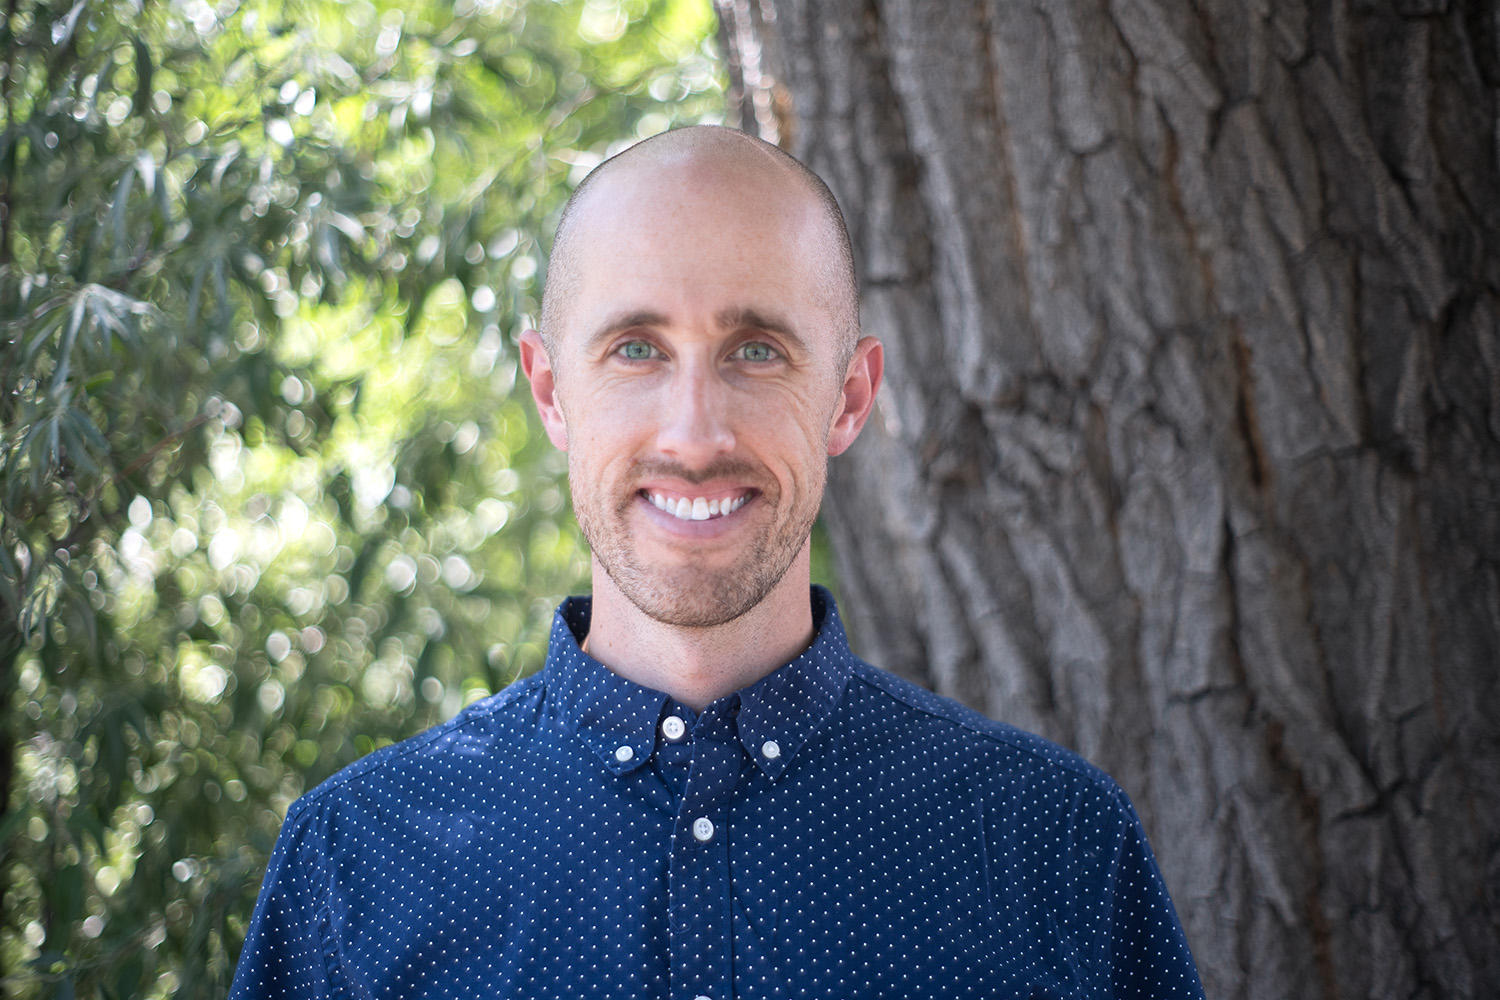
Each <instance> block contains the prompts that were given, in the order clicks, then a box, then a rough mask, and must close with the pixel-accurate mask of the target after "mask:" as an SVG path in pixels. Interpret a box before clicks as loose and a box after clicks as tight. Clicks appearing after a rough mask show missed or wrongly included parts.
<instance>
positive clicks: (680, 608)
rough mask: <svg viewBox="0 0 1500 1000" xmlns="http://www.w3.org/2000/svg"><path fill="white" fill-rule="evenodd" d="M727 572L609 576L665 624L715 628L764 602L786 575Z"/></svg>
mask: <svg viewBox="0 0 1500 1000" xmlns="http://www.w3.org/2000/svg"><path fill="white" fill-rule="evenodd" d="M766 570H767V567H765V566H764V564H762V568H761V570H760V572H758V573H757V572H754V571H751V572H745V571H739V570H727V571H723V572H719V573H713V574H708V573H704V572H702V571H701V570H697V569H691V570H681V571H677V572H672V573H667V574H664V575H656V574H653V575H651V576H650V577H649V578H648V577H647V576H646V574H642V573H639V572H624V573H618V574H617V573H616V572H614V571H613V570H611V569H610V567H609V566H608V565H606V566H605V571H606V572H607V573H609V576H610V579H611V580H613V581H614V584H615V586H616V587H618V588H619V590H620V592H621V593H622V594H624V595H625V598H626V600H628V601H630V603H631V604H633V605H635V606H636V608H638V609H639V610H640V612H641V613H642V614H644V615H646V616H647V617H648V618H651V619H652V620H654V621H658V622H661V623H662V624H663V625H672V626H675V627H677V628H714V627H715V626H719V625H726V624H728V623H729V622H732V621H734V620H735V619H736V618H739V617H740V616H742V615H744V614H745V613H747V612H748V611H750V610H751V609H753V608H755V607H756V606H757V605H759V604H760V603H761V601H763V600H765V598H766V595H768V594H769V593H770V592H771V591H772V590H773V589H775V587H776V584H778V583H780V582H781V578H782V576H783V575H785V573H786V567H781V568H780V571H779V572H776V573H770V572H767V571H766Z"/></svg>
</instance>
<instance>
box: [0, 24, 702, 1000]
mask: <svg viewBox="0 0 1500 1000" xmlns="http://www.w3.org/2000/svg"><path fill="white" fill-rule="evenodd" d="M714 27H715V24H714V19H713V12H712V9H711V8H710V6H709V4H708V2H707V0H587V2H571V0H570V2H558V3H553V2H533V3H524V2H516V0H458V2H456V3H453V2H448V0H436V2H430V3H411V2H401V3H387V2H352V3H344V2H319V0H306V2H304V0H292V2H288V3H283V2H280V0H276V2H265V3H262V2H257V0H245V2H236V0H187V2H171V3H153V2H145V3H141V2H130V0H121V2H111V3H85V2H82V0H80V2H66V3H33V2H29V0H26V2H16V0H12V2H10V3H9V4H8V7H7V8H6V10H5V24H4V29H3V38H0V49H3V52H4V59H5V63H4V80H3V103H4V114H5V131H4V146H3V148H0V164H3V171H0V174H3V176H0V204H3V211H4V215H3V230H0V322H3V323H4V329H5V337H4V341H5V346H4V348H3V352H4V353H3V354H0V372H3V374H0V386H3V389H4V396H3V401H0V416H3V422H4V427H5V437H4V448H3V452H0V489H3V497H0V502H3V509H0V518H3V520H0V671H3V674H0V681H3V691H4V700H3V702H0V730H3V732H0V803H4V804H5V811H4V818H3V822H0V845H3V852H4V853H3V858H4V860H3V865H4V871H3V878H0V891H3V893H4V896H3V901H0V905H3V909H0V977H3V978H0V995H4V996H8V997H43V996H48V997H53V996H55V997H71V996H75V995H78V996H89V997H93V996H107V997H134V996H146V997H165V996H172V995H175V996H184V997H200V996H201V997H208V996H217V995H221V994H222V993H223V992H224V991H225V990H226V989H227V986H228V980H229V977H230V975H231V973H232V971H233V970H232V959H233V958H234V956H235V955H236V954H237V952H238V948H239V943H240V940H241V938H242V936H243V933H244V929H245V925H246V923H247V921H248V918H249V914H250V909H251V906H252V904H253V901H254V898H255V893H256V890H257V888H258V885H259V881H260V876H261V873H262V871H263V869H264V866H265V860H266V857H267V855H268V853H269V850H270V847H271V844H272V842H273V840H274V837H275V834H276V831H277V828H278V826H279V824H280V820H281V816H282V815H283V814H284V812H285V810H286V807H287V805H288V804H289V803H290V802H291V801H292V800H293V799H294V798H296V797H297V796H298V795H300V794H301V793H302V792H303V791H305V790H307V789H309V788H311V787H312V786H313V785H315V784H316V783H317V782H318V781H320V780H321V779H322V778H324V777H326V776H327V775H329V774H331V773H332V772H333V771H335V770H337V769H338V768H339V767H341V766H343V765H345V764H347V763H349V762H350V761H353V760H355V759H356V758H358V757H360V756H362V755H363V754H365V753H368V752H369V751H370V750H372V749H374V748H376V747H378V746H381V745H384V744H386V743H389V742H392V741H393V740H396V739H400V738H401V737H403V736H406V735H410V734H412V733H415V732H417V731H418V730H420V729H422V728H425V727H426V726H429V725H431V724H433V723H435V722H438V721H440V720H442V719H444V718H447V717H449V716H451V715H452V714H453V713H454V712H456V711H457V710H458V709H459V708H461V707H462V706H464V705H466V704H468V703H470V702H473V701H474V700H476V699H479V698H482V697H484V696H486V695H487V694H489V693H491V692H493V691H496V690H498V689H500V688H502V687H504V686H505V685H506V684H508V683H510V682H511V681H512V680H514V679H515V678H517V677H519V676H521V675H523V674H525V673H527V672H529V671H531V670H534V669H535V668H536V667H537V666H538V665H539V664H540V663H541V660H542V657H543V654H544V649H545V642H546V632H547V626H548V624H549V617H550V614H551V609H552V607H553V606H554V604H555V603H556V601H557V600H558V598H559V597H560V596H561V595H563V594H564V593H566V592H568V591H575V592H576V591H577V590H579V589H580V587H581V585H583V584H584V582H585V581H586V579H587V565H588V564H587V552H586V550H585V549H584V548H582V547H581V545H580V542H579V539H578V536H577V533H576V530H575V528H574V525H573V522H572V518H571V516H570V515H569V513H568V511H567V503H566V487H565V482H564V471H565V468H564V463H563V462H562V460H561V459H562V456H560V455H558V454H556V453H554V452H553V450H552V448H551V446H550V444H548V442H547V440H546V438H545V437H544V436H543V435H542V434H540V433H539V432H538V430H537V427H536V426H535V416H534V413H533V410H532V407H531V404H530V401H529V397H527V396H526V395H525V393H524V392H519V391H514V390H515V387H516V382H517V368H516V354H515V349H514V338H515V335H516V334H517V332H518V331H519V330H521V329H523V328H525V327H526V326H527V325H528V324H531V323H533V322H534V319H533V317H534V316H535V315H536V314H537V312H538V309H539V304H540V294H541V282H542V279H543V277H544V269H545V263H546V253H547V241H548V240H550V237H551V233H552V229H553V227H554V225H555V221H556V220H555V217H556V214H557V212H558V211H559V209H560V208H561V206H562V204H563V202H564V201H565V199H566V198H567V196H568V193H569V191H570V189H571V187H572V185H574V184H576V183H577V182H578V181H579V180H580V179H581V178H582V177H583V175H584V174H585V173H587V171H588V170H589V169H590V168H591V167H592V166H594V165H595V164H596V163H598V162H599V161H600V160H601V159H602V158H603V157H605V156H607V155H608V154H610V153H611V152H613V151H615V150H616V149H617V148H621V147H623V145H626V144H628V143H629V142H630V141H631V140H632V139H635V138H643V137H645V136H648V135H651V134H654V133H656V132H660V131H662V130H664V129H666V128H669V127H671V126H674V125H682V124H688V123H694V122H703V121H719V120H722V118H723V112H724V107H723V96H722V92H723V85H722V81H721V71H720V68H719V64H718V57H717V55H716V52H715V47H714V44H713V41H712V36H713V31H714ZM523 381H524V380H523Z"/></svg>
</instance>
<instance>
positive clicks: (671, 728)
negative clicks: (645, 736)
mask: <svg viewBox="0 0 1500 1000" xmlns="http://www.w3.org/2000/svg"><path fill="white" fill-rule="evenodd" d="M685 732H687V724H686V723H684V722H683V721H682V720H681V719H679V718H678V717H677V716H675V715H669V716H667V717H666V718H665V719H662V720H661V734H662V735H663V736H665V737H666V738H667V739H669V740H680V739H682V734H683V733H685Z"/></svg>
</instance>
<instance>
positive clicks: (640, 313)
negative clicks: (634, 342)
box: [583, 309, 667, 351]
mask: <svg viewBox="0 0 1500 1000" xmlns="http://www.w3.org/2000/svg"><path fill="white" fill-rule="evenodd" d="M666 324H667V317H666V316H664V315H663V314H661V313H659V312H652V311H651V310H649V309H632V310H629V311H627V312H621V313H615V314H614V315H613V316H611V317H609V318H608V319H606V320H605V321H604V322H603V323H601V324H599V327H598V328H597V329H595V330H594V332H593V333H591V334H589V339H588V340H586V341H584V343H583V346H584V350H586V351H593V350H594V349H595V348H596V347H598V346H599V345H600V344H602V343H603V342H604V341H606V340H608V339H610V338H611V337H613V336H614V335H615V334H617V333H621V332H623V331H625V330H629V329H630V328H631V327H635V326H665V325H666Z"/></svg>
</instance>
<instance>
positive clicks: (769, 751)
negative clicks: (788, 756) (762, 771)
mask: <svg viewBox="0 0 1500 1000" xmlns="http://www.w3.org/2000/svg"><path fill="white" fill-rule="evenodd" d="M760 752H761V756H763V757H765V758H766V760H775V759H776V758H777V757H780V756H781V744H779V743H777V742H776V741H775V740H766V741H765V742H764V743H762V744H761V745H760Z"/></svg>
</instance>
